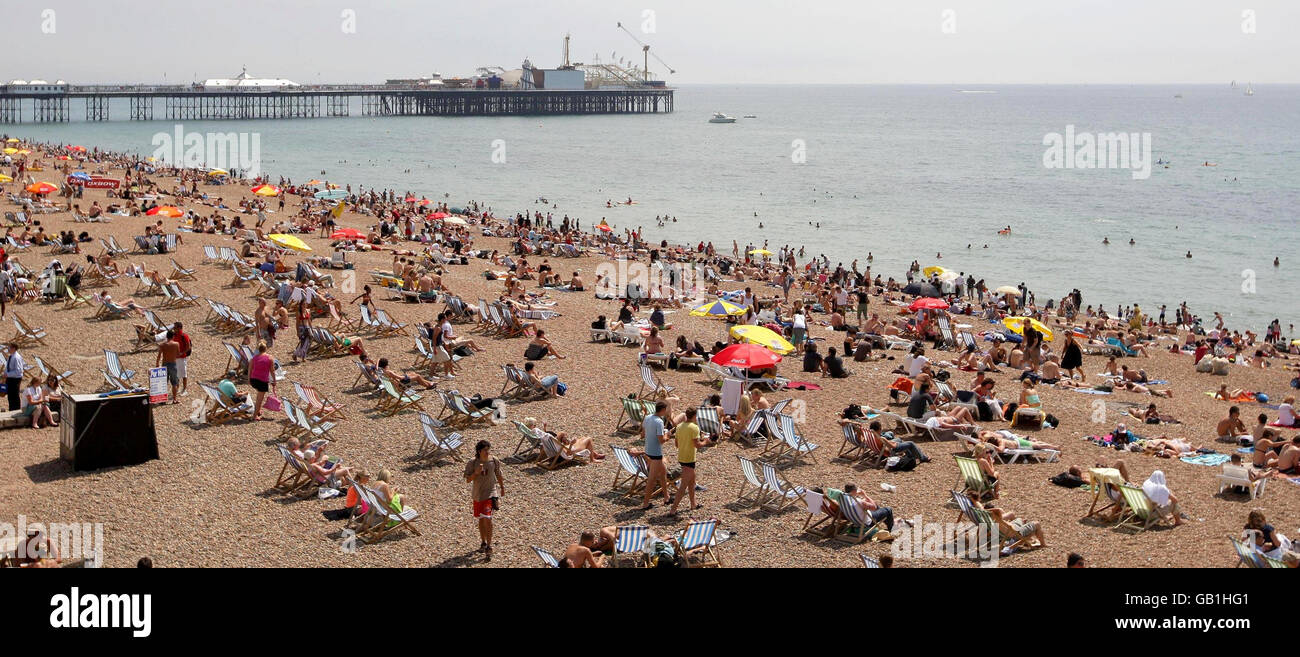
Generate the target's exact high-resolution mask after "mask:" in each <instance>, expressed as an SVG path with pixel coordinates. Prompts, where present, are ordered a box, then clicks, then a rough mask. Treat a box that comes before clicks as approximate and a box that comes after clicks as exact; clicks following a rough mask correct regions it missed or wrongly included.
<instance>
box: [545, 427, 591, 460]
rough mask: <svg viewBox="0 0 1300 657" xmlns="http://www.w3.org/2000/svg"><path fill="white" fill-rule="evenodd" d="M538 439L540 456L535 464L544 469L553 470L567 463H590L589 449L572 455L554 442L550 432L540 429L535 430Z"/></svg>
mask: <svg viewBox="0 0 1300 657" xmlns="http://www.w3.org/2000/svg"><path fill="white" fill-rule="evenodd" d="M537 437H538V439H540V440H541V442H542V451H541V456H539V457H537V465H538V466H539V467H541V468H542V469H544V470H554V469H556V468H558V467H560V466H562V465H565V464H567V463H582V464H584V465H585V464H587V463H591V451H590V450H586V449H584V450H582V451H580V452H577V453H575V454H573V455H572V456H570V455H568V454H565V453H564V447H563V446H561V445H560V444H559V443H557V442H555V439H554V438H552V437H551V435H550V434H548V433H546V432H544V431H542V432H537Z"/></svg>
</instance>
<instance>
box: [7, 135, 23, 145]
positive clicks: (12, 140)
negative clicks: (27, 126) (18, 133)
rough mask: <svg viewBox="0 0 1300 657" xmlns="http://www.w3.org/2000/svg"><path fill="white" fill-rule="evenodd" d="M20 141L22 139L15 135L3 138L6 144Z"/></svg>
mask: <svg viewBox="0 0 1300 657" xmlns="http://www.w3.org/2000/svg"><path fill="white" fill-rule="evenodd" d="M20 141H22V140H21V139H19V138H17V137H10V138H8V139H6V140H5V143H6V144H17V143H18V142H20Z"/></svg>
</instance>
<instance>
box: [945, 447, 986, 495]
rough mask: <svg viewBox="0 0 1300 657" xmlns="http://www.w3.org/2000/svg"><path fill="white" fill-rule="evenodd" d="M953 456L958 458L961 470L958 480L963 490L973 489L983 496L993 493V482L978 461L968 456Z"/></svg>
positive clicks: (958, 465) (958, 467) (958, 466)
mask: <svg viewBox="0 0 1300 657" xmlns="http://www.w3.org/2000/svg"><path fill="white" fill-rule="evenodd" d="M953 458H954V459H957V469H958V470H959V471H961V478H960V479H959V480H958V482H957V483H958V484H960V485H961V486H962V489H961V492H963V493H964V492H966V491H968V490H973V491H975V492H977V493H979V494H980V496H981V497H986V496H989V495H992V494H993V483H992V482H990V481H989V480H988V477H986V476H985V475H984V471H983V470H981V469H980V464H979V462H978V461H976V460H975V459H973V458H970V457H968V456H957V455H953Z"/></svg>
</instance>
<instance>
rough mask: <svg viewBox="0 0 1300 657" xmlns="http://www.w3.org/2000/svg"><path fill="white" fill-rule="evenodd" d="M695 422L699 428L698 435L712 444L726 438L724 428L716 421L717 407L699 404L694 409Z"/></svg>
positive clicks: (719, 421)
mask: <svg viewBox="0 0 1300 657" xmlns="http://www.w3.org/2000/svg"><path fill="white" fill-rule="evenodd" d="M695 422H696V424H698V425H699V427H700V433H702V434H703V435H704V436H705V437H707V438H709V439H710V440H712V441H714V442H717V441H719V440H722V438H723V437H724V436H726V433H727V430H726V427H724V426H722V421H721V420H719V419H718V407H716V406H713V405H712V404H707V403H706V404H700V407H699V408H698V409H696V414H695Z"/></svg>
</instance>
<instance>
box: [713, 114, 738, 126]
mask: <svg viewBox="0 0 1300 657" xmlns="http://www.w3.org/2000/svg"><path fill="white" fill-rule="evenodd" d="M735 122H736V117H734V116H727V115H726V114H723V113H722V112H714V113H713V118H711V119H709V123H735Z"/></svg>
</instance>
